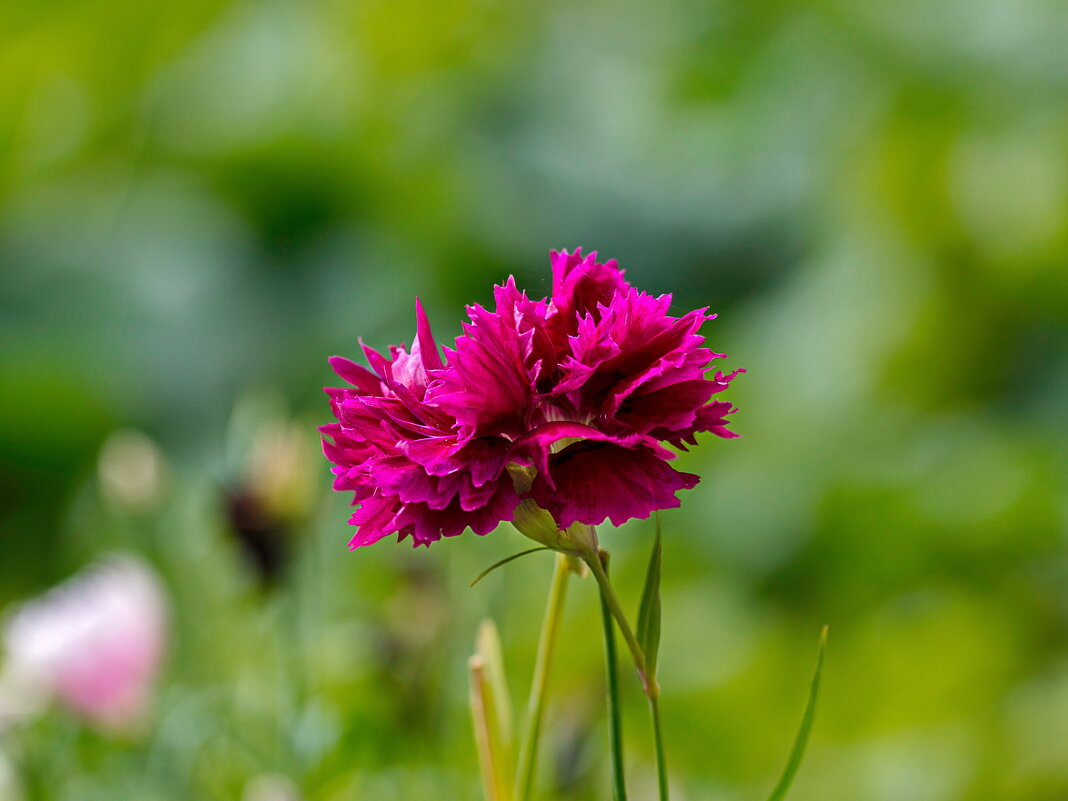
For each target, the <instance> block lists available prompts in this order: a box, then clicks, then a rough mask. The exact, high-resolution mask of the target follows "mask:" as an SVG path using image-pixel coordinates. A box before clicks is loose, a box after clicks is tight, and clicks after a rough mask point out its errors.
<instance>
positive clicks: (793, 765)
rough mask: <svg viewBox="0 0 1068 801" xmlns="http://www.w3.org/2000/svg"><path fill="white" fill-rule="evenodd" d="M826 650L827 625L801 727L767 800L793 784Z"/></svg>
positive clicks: (812, 715) (778, 800)
mask: <svg viewBox="0 0 1068 801" xmlns="http://www.w3.org/2000/svg"><path fill="white" fill-rule="evenodd" d="M826 650H827V627H826V626H824V627H823V631H821V632H820V646H819V651H818V652H817V653H816V671H815V672H814V673H813V674H812V687H811V688H810V689H809V691H808V701H807V702H806V704H805V714H804V715H802V716H801V728H800V729H798V731H797V739H796V740H794V748H793V750H792V751H791V752H790V759H789V761H788V762H787V763H786V768H785V769H784V770H783V772H782V778H780V779H779V783H778V784H777V785H776V786H775V789H774V790H772V791H771V795H769V796H768V801H782V799H783V798H785V797H786V793H787V791H788V790H789V789H790V785H791V784H793V781H794V776H795V775H796V774H797V769H798V767H799V766H800V765H801V758H802V757H803V756H804V755H805V746H806V745H807V744H808V735H809V733H810V732H811V731H812V723H813V721H814V720H815V718H816V703H817V702H818V700H819V694H820V674H821V673H822V672H823V654H824V652H825V651H826Z"/></svg>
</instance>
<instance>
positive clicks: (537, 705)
mask: <svg viewBox="0 0 1068 801" xmlns="http://www.w3.org/2000/svg"><path fill="white" fill-rule="evenodd" d="M570 572H571V568H570V567H569V566H568V557H567V556H565V555H564V554H562V553H558V554H557V555H556V566H555V568H554V570H553V578H552V584H551V585H550V587H549V601H548V604H547V605H546V607H545V617H544V619H543V620H542V624H541V635H540V636H539V637H538V655H537V658H536V661H535V664H534V679H533V681H532V682H531V685H530V698H529V699H528V701H527V719H526V724H525V727H524V730H523V738H522V740H521V744H520V748H519V765H518V767H517V769H516V776H515V801H528V799H529V798H530V793H531V789H532V788H533V786H534V772H535V767H536V765H537V757H538V738H539V736H540V734H541V721H542V715H543V713H544V711H545V692H546V688H547V687H548V683H549V668H550V666H551V665H552V658H553V652H554V651H555V650H556V635H557V632H558V631H559V629H560V620H561V618H562V616H563V611H564V601H565V600H566V598H567V579H568V575H569V574H570Z"/></svg>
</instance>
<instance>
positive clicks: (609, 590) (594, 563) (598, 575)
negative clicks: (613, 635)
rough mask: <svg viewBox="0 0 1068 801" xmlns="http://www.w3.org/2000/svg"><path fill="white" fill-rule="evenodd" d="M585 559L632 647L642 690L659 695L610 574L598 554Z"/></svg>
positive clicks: (624, 637)
mask: <svg viewBox="0 0 1068 801" xmlns="http://www.w3.org/2000/svg"><path fill="white" fill-rule="evenodd" d="M583 559H584V560H585V562H586V564H587V565H589V566H590V571H591V572H592V573H593V577H594V578H595V579H596V580H597V585H598V586H599V587H600V588H601V598H602V599H603V600H604V603H605V604H606V605H607V606H608V609H609V611H610V612H611V613H612V617H614V618H615V619H616V625H618V626H619V630H620V631H621V632H622V633H623V639H624V641H626V643H627V648H628V649H630V655H631V658H632V659H633V660H634V667H635V669H637V671H638V678H640V679H641V682H642V690H643V691H644V692H645V694H646V695H647V696H649V697H650V698H652V697H654V696H656V695H659V693H660V688H659V687H658V686H657V684H656V681H655V680H654V681H650V680H649V679H648V677H647V676H646V674H645V655H644V654H643V653H642V648H641V646H640V645H638V638H637V637H635V636H634V630H633V629H632V628H631V627H630V623H629V622H628V621H627V614H626V612H624V611H623V607H622V605H621V604H620V603H619V598H618V597H616V591H615V589H614V588H613V587H612V582H611V581H609V580H608V574H607V573H605V572H604V565H602V564H601V560H600V558H599V557H598V555H597V554H593V553H591V554H585V555H584V556H583Z"/></svg>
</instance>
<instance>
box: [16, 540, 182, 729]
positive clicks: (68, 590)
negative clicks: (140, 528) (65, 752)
mask: <svg viewBox="0 0 1068 801" xmlns="http://www.w3.org/2000/svg"><path fill="white" fill-rule="evenodd" d="M165 633H166V604H165V600H164V595H163V589H162V587H161V586H160V583H159V579H158V578H157V577H156V574H155V573H154V572H153V571H152V570H151V569H150V568H149V567H148V566H147V565H145V564H144V563H143V562H141V561H140V560H137V559H135V558H133V557H129V556H119V557H114V558H112V559H111V560H110V561H107V562H105V563H103V564H100V565H98V566H96V567H94V568H92V569H90V570H88V571H86V572H85V573H83V574H81V575H79V576H76V577H75V578H73V579H71V580H69V581H67V582H66V583H65V584H63V585H61V586H59V587H57V588H56V589H54V590H52V591H51V592H49V593H48V594H47V595H45V596H43V597H41V598H39V599H37V600H35V601H31V602H29V603H27V604H25V605H24V606H22V607H20V608H18V609H16V610H15V612H14V613H13V614H12V615H11V616H10V617H9V618H8V619H7V620H6V622H5V626H4V629H3V642H4V655H5V662H6V664H5V685H6V686H7V688H8V689H9V690H11V688H13V687H14V688H16V689H17V690H18V691H19V692H21V693H23V694H26V695H29V696H32V695H34V694H37V695H39V696H40V697H41V698H42V699H47V698H49V697H51V698H55V699H56V700H58V701H60V702H61V703H62V704H64V705H65V706H67V707H68V708H69V709H71V710H72V711H74V712H76V713H77V714H79V715H81V716H83V717H84V718H86V719H87V720H89V721H90V722H91V723H93V724H95V725H98V726H100V727H101V728H105V729H111V730H125V729H131V728H134V727H136V726H137V725H138V724H139V723H140V722H141V721H142V720H143V718H144V715H145V713H146V712H147V709H148V703H149V699H150V691H151V687H152V682H153V679H154V678H155V676H156V673H157V671H158V669H159V664H160V659H161V656H162V653H163V646H164V639H165Z"/></svg>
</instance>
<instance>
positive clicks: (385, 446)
mask: <svg viewBox="0 0 1068 801" xmlns="http://www.w3.org/2000/svg"><path fill="white" fill-rule="evenodd" d="M552 269H553V294H552V297H551V298H543V299H541V300H531V299H530V298H528V297H527V296H526V294H525V293H521V292H520V291H519V290H518V289H517V288H516V286H515V281H514V280H513V279H512V278H509V279H508V281H507V282H506V283H505V284H504V285H503V286H498V287H495V288H494V301H495V303H494V309H493V310H492V311H490V310H488V309H486V308H483V307H482V306H479V305H474V306H471V307H469V308H468V316H469V318H470V322H468V323H465V324H464V326H463V335H462V336H460V337H458V338H457V339H456V346H455V348H453V349H449V348H445V349H444V353H445V359H444V360H443V359H442V357H441V354H440V353H439V351H438V348H437V345H436V344H435V342H434V339H433V337H432V335H431V333H430V327H429V324H428V323H427V320H426V317H425V315H424V314H423V311H422V308H421V307H420V306H419V305H418V303H417V306H416V314H417V333H416V340H415V344H414V346H413V347H412V350H411V352H410V353H409V352H407V351H406V350H405V349H404V348H403V347H395V348H392V349H391V350H390V355H389V358H386V357H384V356H382V355H381V354H379V353H377V352H375V351H373V350H371V349H370V348H367V347H364V352H365V354H366V356H367V360H368V363H369V364H370V366H371V368H372V370H373V372H371V371H368V370H366V369H365V368H363V367H360V366H359V365H356V364H354V363H352V362H350V361H348V360H347V359H341V358H339V357H335V358H334V359H332V360H331V364H332V365H333V367H334V369H335V371H336V372H337V373H338V375H340V376H341V377H342V378H343V379H345V380H346V381H347V382H348V383H349V384H350V385H351V386H349V387H345V388H341V389H327V390H326V391H327V393H328V394H329V395H330V399H331V406H332V409H333V412H334V416H335V417H336V418H337V422H336V423H332V424H330V425H327V426H324V427H323V428H322V429H321V430H322V432H323V433H324V434H325V435H327V437H329V439H326V440H324V449H325V452H326V455H327V457H328V458H329V459H330V461H331V462H333V463H334V465H335V467H334V474H335V476H336V480H335V482H334V488H335V489H336V490H340V491H352V492H353V493H354V503H355V504H357V505H359V507H360V508H359V510H358V511H357V512H356V513H355V515H353V517H352V520H351V521H350V522H352V523H353V524H354V525H356V526H358V527H359V529H358V532H357V534H356V536H355V537H354V538H353V540H352V542H351V546H352V547H357V546H360V545H367V544H370V543H373V542H376V541H378V540H379V539H381V538H382V537H384V536H387V535H389V534H393V533H396V534H398V535H399V537H400V539H404V538H405V537H406V536H411V537H412V538H413V540H414V542H415V544H416V545H423V544H429V543H430V542H433V541H435V540H437V539H440V538H441V537H442V536H455V535H457V534H460V533H461V532H462V531H464V530H465V529H466V528H471V529H472V530H473V531H475V533H477V534H486V533H488V532H489V531H491V530H492V529H493V528H495V527H496V526H497V524H498V523H500V522H503V521H510V520H513V518H514V516H515V513H516V507H517V506H518V505H519V503H520V501H521V500H523V499H530V500H532V501H533V502H534V503H536V504H537V506H539V507H541V508H542V509H544V510H547V511H548V512H549V513H550V514H551V515H552V517H553V519H554V521H555V524H556V525H557V526H558V527H559V528H560V529H566V528H568V527H569V526H571V525H572V524H574V523H584V524H590V525H597V524H599V523H602V522H603V521H604V520H605V519H606V518H607V519H610V520H611V521H612V523H613V524H615V525H620V524H622V523H623V522H625V521H626V520H629V519H630V518H633V517H638V518H645V517H648V516H649V514H650V513H651V512H653V511H655V510H657V509H666V508H670V507H674V506H678V505H679V501H678V499H677V498H676V497H675V493H676V492H677V491H678V490H680V489H689V488H691V487H693V486H694V485H696V484H697V482H698V480H699V479H698V477H697V476H695V475H692V474H690V473H682V472H679V471H677V470H675V469H674V468H673V467H672V466H671V465H670V464H668V462H669V461H670V460H671V459H673V458H674V456H675V454H674V453H673V452H672V451H670V450H668V449H667V448H665V447H664V446H665V444H667V445H672V446H674V447H676V448H681V449H686V446H687V445H693V444H696V435H697V434H699V433H702V432H708V433H712V434H715V435H716V436H719V437H733V436H736V435H735V434H734V433H733V432H731V431H730V430H729V429H728V427H727V415H729V414H730V413H731V412H733V411H734V410H733V408H732V407H731V405H730V403H728V402H725V401H714V400H712V398H713V396H714V395H716V394H717V393H719V392H722V391H723V390H724V389H726V388H727V387H728V385H729V383H730V381H731V379H733V378H734V376H735V375H737V374H738V373H739V372H742V371H741V370H738V371H735V372H734V373H731V374H730V375H724V374H723V373H721V372H716V373H715V374H714V375H713V376H711V377H709V376H708V375H707V374H706V373H707V371H708V368H709V365H710V363H711V362H712V361H713V360H714V359H717V358H719V357H721V356H722V355H723V354H719V353H715V352H713V351H712V350H710V349H708V348H706V347H704V337H702V336H701V335H700V334H699V333H698V331H699V330H700V328H701V326H702V325H703V324H704V323H705V322H707V321H708V320H711V319H713V317H714V316H715V315H708V314H706V313H705V311H706V310H704V309H701V310H697V311H692V312H689V313H687V314H685V315H683V316H682V317H672V316H671V315H669V314H668V308H669V306H670V304H671V296H670V295H662V296H660V297H653V296H651V295H646V294H644V293H642V292H639V291H638V290H636V289H634V288H632V287H631V286H630V285H629V284H628V283H627V282H626V281H625V280H624V276H623V271H622V270H620V269H619V267H618V265H617V264H616V262H615V261H614V260H613V261H608V262H605V263H600V262H598V261H597V260H596V254H595V253H591V254H590V255H588V256H586V257H583V256H582V254H581V251H576V252H575V253H568V252H567V251H563V252H560V253H556V252H553V254H552ZM331 440H332V441H331Z"/></svg>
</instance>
